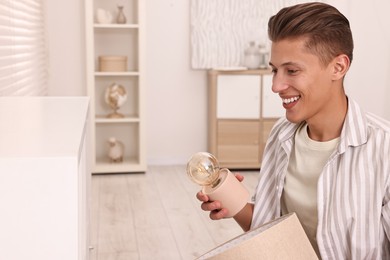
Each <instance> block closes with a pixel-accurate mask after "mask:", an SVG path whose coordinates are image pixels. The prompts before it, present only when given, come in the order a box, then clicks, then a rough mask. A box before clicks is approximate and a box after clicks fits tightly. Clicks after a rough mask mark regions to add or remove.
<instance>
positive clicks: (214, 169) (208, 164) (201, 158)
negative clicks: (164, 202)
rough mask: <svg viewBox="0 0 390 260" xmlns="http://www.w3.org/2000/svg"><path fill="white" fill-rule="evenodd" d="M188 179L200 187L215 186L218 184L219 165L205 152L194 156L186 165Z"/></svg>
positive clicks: (212, 156)
mask: <svg viewBox="0 0 390 260" xmlns="http://www.w3.org/2000/svg"><path fill="white" fill-rule="evenodd" d="M187 174H188V176H189V177H190V179H191V180H192V181H193V182H195V183H197V184H199V185H201V186H213V187H214V186H216V185H218V183H219V164H218V160H217V158H215V157H214V155H212V154H210V153H206V152H199V153H196V154H194V155H193V156H192V157H191V158H190V160H189V161H188V163H187Z"/></svg>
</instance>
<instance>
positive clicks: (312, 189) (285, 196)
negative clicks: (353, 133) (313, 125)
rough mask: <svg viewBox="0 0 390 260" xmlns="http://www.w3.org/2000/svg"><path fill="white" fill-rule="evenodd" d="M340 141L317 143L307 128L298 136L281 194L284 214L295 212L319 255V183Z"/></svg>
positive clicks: (296, 136) (302, 128)
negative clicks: (317, 234) (317, 237)
mask: <svg viewBox="0 0 390 260" xmlns="http://www.w3.org/2000/svg"><path fill="white" fill-rule="evenodd" d="M338 143H339V138H336V139H333V140H330V141H326V142H318V141H313V140H312V139H310V137H309V135H308V133H307V124H303V125H302V126H301V127H300V128H299V129H298V130H297V132H296V134H295V145H294V149H293V150H292V153H291V157H290V160H289V164H288V168H287V175H286V179H285V186H284V190H283V193H282V201H281V205H282V214H283V215H284V214H287V213H290V212H295V213H296V214H297V216H298V218H299V220H300V222H301V224H302V226H303V229H304V230H305V232H306V235H307V236H308V238H309V240H310V242H311V244H312V245H313V248H314V250H315V251H316V252H317V254H318V255H319V250H318V245H317V239H316V233H317V222H318V213H317V183H318V178H319V177H320V175H321V172H322V169H323V168H324V166H325V164H326V162H327V160H328V158H329V157H330V155H331V154H332V152H333V151H334V150H335V149H336V146H337V144H338Z"/></svg>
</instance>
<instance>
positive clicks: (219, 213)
mask: <svg viewBox="0 0 390 260" xmlns="http://www.w3.org/2000/svg"><path fill="white" fill-rule="evenodd" d="M234 175H235V176H236V178H237V180H239V181H240V182H242V181H243V180H244V176H242V175H240V174H238V173H235V174H234ZM196 198H197V199H198V200H200V201H201V202H202V205H201V209H202V210H204V211H210V219H212V220H219V219H222V218H225V217H226V216H227V214H228V210H227V209H226V208H224V207H223V205H222V204H221V202H220V201H211V200H210V198H209V196H207V195H206V194H203V193H202V191H199V192H198V193H197V194H196Z"/></svg>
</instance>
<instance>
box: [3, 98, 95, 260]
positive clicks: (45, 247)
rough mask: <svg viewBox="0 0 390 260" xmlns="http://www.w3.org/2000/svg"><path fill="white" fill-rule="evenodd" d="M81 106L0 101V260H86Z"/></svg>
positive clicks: (66, 101)
mask: <svg viewBox="0 0 390 260" xmlns="http://www.w3.org/2000/svg"><path fill="white" fill-rule="evenodd" d="M87 112H88V98H86V97H79V98H54V97H2V98H0V121H1V122H2V123H1V125H0V132H1V135H0V143H1V145H0V205H1V214H0V230H1V232H0V259H13V260H24V259H40V260H52V259H59V260H69V259H79V260H82V259H88V254H89V252H88V246H89V239H88V222H89V221H88V219H89V217H88V215H89V214H88V212H89V199H90V198H89V192H90V190H89V187H90V173H89V171H88V169H87V166H88V163H87V161H86V159H87V156H86V147H85V144H86V119H87Z"/></svg>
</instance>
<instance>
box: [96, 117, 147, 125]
mask: <svg viewBox="0 0 390 260" xmlns="http://www.w3.org/2000/svg"><path fill="white" fill-rule="evenodd" d="M95 122H96V123H97V124H112V123H139V122H140V119H139V118H138V117H135V116H133V117H132V116H126V117H125V118H107V117H105V116H96V119H95Z"/></svg>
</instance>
